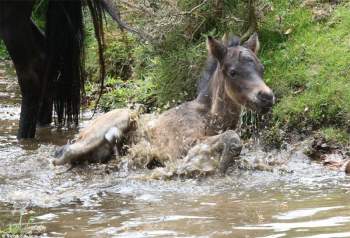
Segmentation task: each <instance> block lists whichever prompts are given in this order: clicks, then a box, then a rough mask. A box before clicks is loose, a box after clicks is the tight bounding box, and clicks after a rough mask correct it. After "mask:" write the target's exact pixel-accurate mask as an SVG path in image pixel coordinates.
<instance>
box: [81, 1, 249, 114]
mask: <svg viewBox="0 0 350 238" xmlns="http://www.w3.org/2000/svg"><path fill="white" fill-rule="evenodd" d="M117 3H118V6H119V8H120V9H121V10H122V11H121V13H122V17H123V18H125V19H127V20H128V21H129V22H131V23H132V24H133V25H134V26H135V27H136V28H138V30H139V31H140V32H142V34H143V35H145V36H147V37H148V39H149V40H148V41H147V42H141V41H140V40H139V39H138V38H137V37H135V35H130V34H129V33H122V32H120V30H118V29H116V27H115V25H113V24H110V25H109V26H108V30H107V32H106V42H107V50H106V54H105V56H106V59H107V62H108V63H107V65H108V70H107V71H108V76H109V82H111V80H110V79H111V78H112V79H113V80H115V82H120V80H121V81H123V83H116V84H115V85H114V87H111V85H110V83H109V85H107V89H106V91H107V93H106V94H105V95H103V98H102V101H101V102H102V104H101V105H102V107H103V108H104V109H105V110H108V109H110V108H113V107H118V106H123V105H125V104H126V103H127V102H133V101H137V102H141V103H144V104H146V106H147V107H148V108H150V109H152V108H154V107H160V108H167V107H169V106H172V105H176V104H179V103H181V102H183V101H185V100H190V99H193V98H194V97H195V94H196V83H197V81H198V80H199V78H200V76H201V71H202V67H203V64H204V62H205V59H206V56H207V53H206V45H205V42H206V36H207V35H208V34H210V35H214V36H216V37H218V38H221V37H222V35H223V34H224V33H225V32H236V33H241V32H243V31H244V30H245V28H246V26H245V24H244V23H245V20H244V19H245V18H246V15H247V13H246V11H245V8H244V6H246V4H245V3H243V2H242V1H238V0H236V1H235V0H231V1H219V0H204V1H203V0H202V1H199V0H195V1H193V0H191V1H190V0H180V1H173V0H164V1H136V0H135V1H117ZM124 13H125V14H124ZM109 23H111V21H109ZM94 48H95V45H94V43H93V42H92V44H88V50H87V52H88V53H87V54H88V56H89V54H94V53H90V52H92V50H93V49H94ZM89 58H90V59H93V60H94V58H95V57H88V62H87V65H88V68H89V70H88V72H89V73H88V75H89V76H92V77H90V78H95V77H94V74H91V72H92V73H94V72H96V67H95V65H96V64H95V63H94V61H91V60H89ZM118 90H120V92H116V91H118Z"/></svg>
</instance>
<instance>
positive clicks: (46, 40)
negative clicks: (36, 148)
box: [0, 0, 130, 138]
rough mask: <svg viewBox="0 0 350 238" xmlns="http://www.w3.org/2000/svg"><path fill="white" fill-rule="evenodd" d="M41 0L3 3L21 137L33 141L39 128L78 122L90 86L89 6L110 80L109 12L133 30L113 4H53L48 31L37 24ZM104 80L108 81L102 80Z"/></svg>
mask: <svg viewBox="0 0 350 238" xmlns="http://www.w3.org/2000/svg"><path fill="white" fill-rule="evenodd" d="M34 4H35V0H15V1H14V0H1V1H0V38H2V39H3V41H4V43H5V45H6V47H7V50H8V52H9V54H10V57H11V59H12V60H13V63H14V66H15V69H16V72H17V76H18V82H19V85H20V89H21V93H22V105H21V116H20V124H19V131H18V138H33V137H34V136H35V130H36V125H37V124H38V125H48V124H50V123H51V121H52V112H53V109H54V111H55V112H56V114H57V122H58V123H59V124H62V123H68V124H69V123H78V115H79V111H80V96H81V95H80V94H81V89H82V86H83V83H84V74H83V66H84V64H83V62H84V57H83V56H84V54H83V41H84V30H83V27H84V23H83V7H84V6H85V7H87V8H88V9H89V11H90V14H91V17H92V21H93V25H94V28H95V35H96V38H97V42H98V46H99V56H100V72H101V74H100V77H101V80H103V78H104V61H103V54H102V50H103V49H102V48H103V29H102V28H103V27H102V26H103V24H102V21H103V11H104V10H106V11H107V12H108V13H109V14H110V15H111V16H112V18H114V19H115V20H116V21H117V22H118V24H119V26H120V27H121V28H125V29H127V30H130V29H129V28H128V27H127V26H126V25H125V24H124V23H123V22H122V21H121V20H120V18H119V12H118V11H117V9H114V8H113V7H114V6H113V4H111V2H109V0H64V1H60V0H48V8H47V13H46V26H45V33H44V32H42V31H41V30H40V29H39V28H38V27H37V26H36V25H35V23H34V22H33V21H32V19H31V13H32V10H33V6H34ZM101 82H103V81H101Z"/></svg>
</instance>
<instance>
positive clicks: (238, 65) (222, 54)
mask: <svg viewBox="0 0 350 238" xmlns="http://www.w3.org/2000/svg"><path fill="white" fill-rule="evenodd" d="M208 49H209V53H210V54H211V55H212V56H213V57H214V58H215V59H216V60H217V61H218V62H219V67H218V69H217V70H219V71H218V72H217V74H216V76H217V77H222V78H223V81H224V87H225V94H226V95H227V96H228V97H229V98H230V99H231V100H233V101H235V102H236V103H238V104H241V105H244V106H247V107H249V108H251V109H253V110H255V111H258V112H261V113H266V112H267V111H268V110H269V109H270V108H271V107H272V105H273V104H274V102H275V97H274V94H273V92H272V90H271V89H270V88H269V87H268V86H267V85H266V84H265V82H264V80H263V75H264V66H263V65H262V64H261V62H260V60H259V59H258V57H257V52H258V50H259V39H258V36H257V34H256V33H255V34H253V35H252V36H251V37H250V38H249V40H247V41H246V42H245V43H244V44H242V45H241V44H240V40H239V39H238V38H237V37H236V38H232V39H231V40H230V42H228V41H227V40H223V42H220V41H218V40H215V39H213V38H212V37H208Z"/></svg>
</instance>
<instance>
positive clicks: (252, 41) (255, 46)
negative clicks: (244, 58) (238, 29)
mask: <svg viewBox="0 0 350 238" xmlns="http://www.w3.org/2000/svg"><path fill="white" fill-rule="evenodd" d="M243 46H244V47H246V48H248V49H250V50H251V51H253V52H254V54H256V55H257V54H258V51H259V49H260V42H259V37H258V34H257V33H256V32H255V33H254V34H253V35H251V36H250V37H249V39H248V40H247V41H246V42H244V44H243Z"/></svg>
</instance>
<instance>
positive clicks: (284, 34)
mask: <svg viewBox="0 0 350 238" xmlns="http://www.w3.org/2000/svg"><path fill="white" fill-rule="evenodd" d="M323 2H325V1H323ZM276 19H278V20H276ZM349 27H350V15H349V3H343V4H340V5H332V4H331V3H319V2H317V1H296V0H295V1H289V2H288V1H283V2H282V1H281V2H279V3H278V4H274V11H272V12H271V13H270V14H269V15H268V16H267V17H266V18H265V19H264V21H262V22H261V35H262V41H263V45H265V47H264V49H263V53H262V59H263V63H264V64H265V66H266V76H265V77H266V80H267V81H268V83H269V84H270V85H271V87H272V88H273V89H274V91H275V93H276V95H277V98H278V99H279V102H278V104H277V105H276V106H275V108H274V110H273V119H274V122H275V123H278V124H279V125H281V126H287V127H288V128H290V129H297V130H299V131H305V130H312V129H318V128H328V127H329V126H332V127H335V128H340V129H342V130H343V131H345V132H346V130H348V132H349V129H350V103H349V102H350V81H349V73H350V66H349V62H350V42H349V39H350V33H349Z"/></svg>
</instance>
